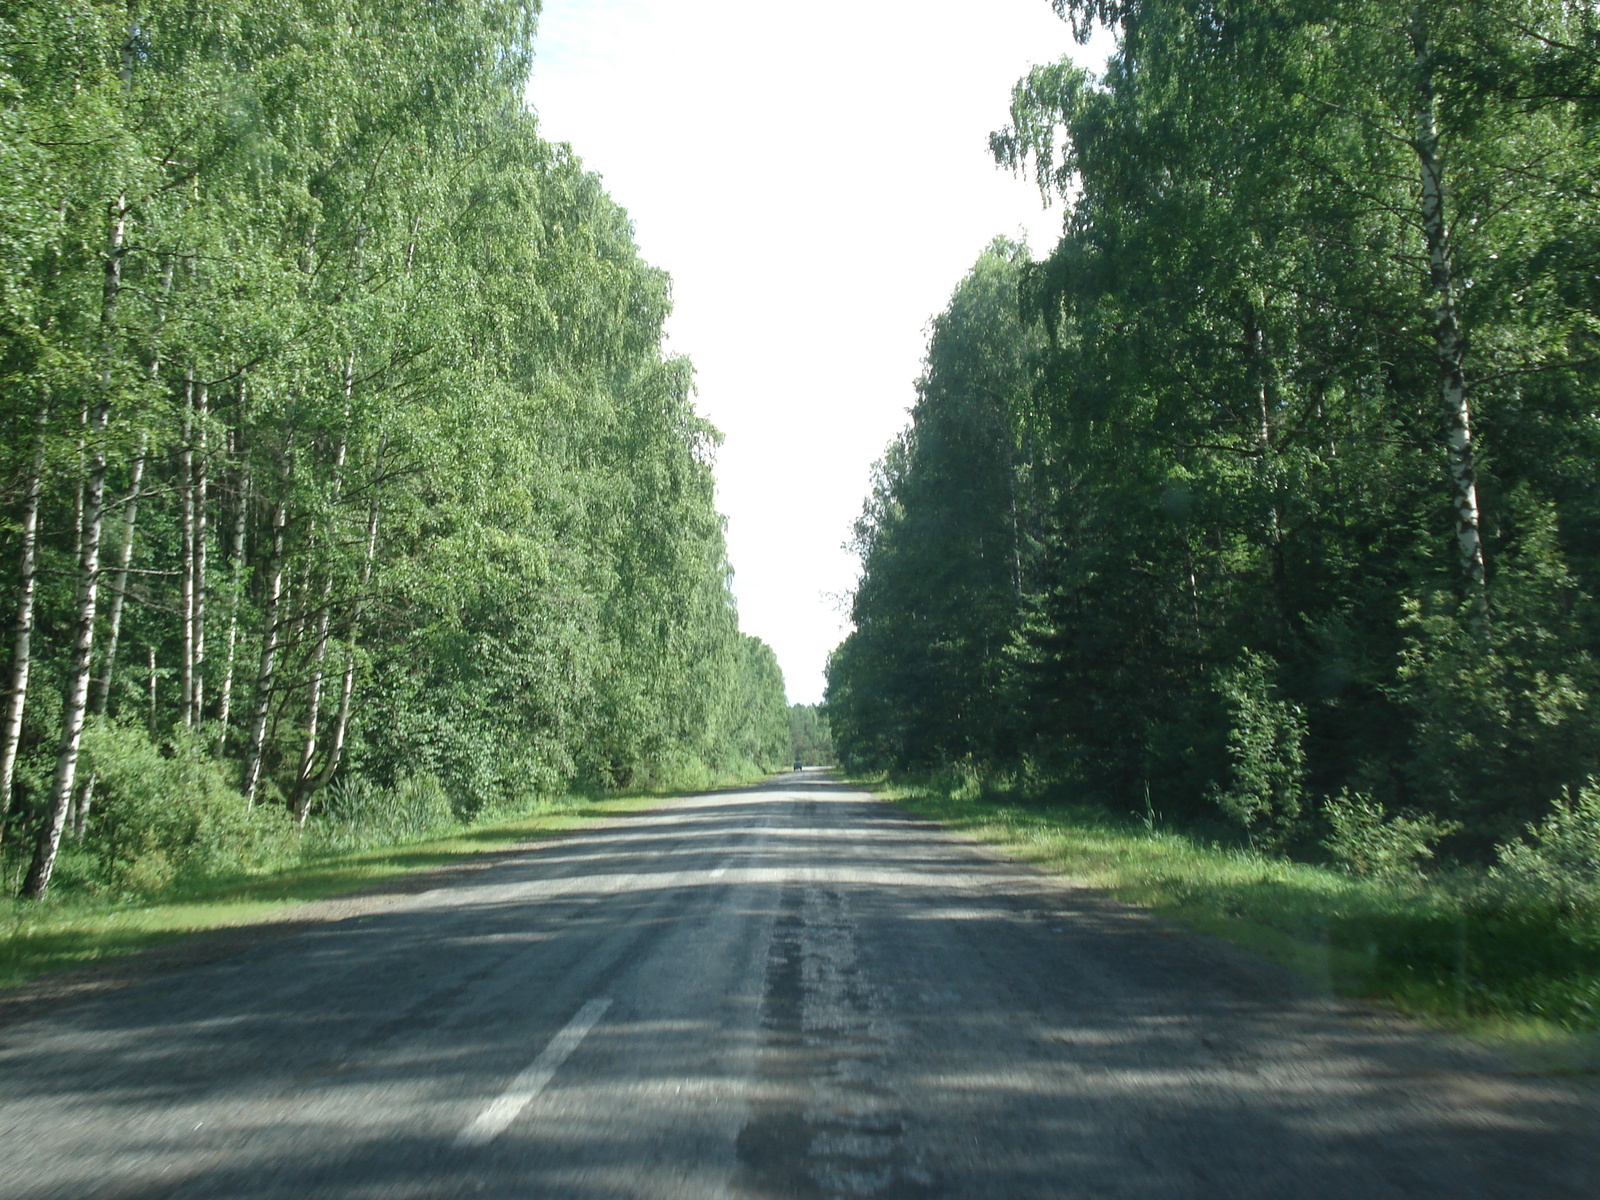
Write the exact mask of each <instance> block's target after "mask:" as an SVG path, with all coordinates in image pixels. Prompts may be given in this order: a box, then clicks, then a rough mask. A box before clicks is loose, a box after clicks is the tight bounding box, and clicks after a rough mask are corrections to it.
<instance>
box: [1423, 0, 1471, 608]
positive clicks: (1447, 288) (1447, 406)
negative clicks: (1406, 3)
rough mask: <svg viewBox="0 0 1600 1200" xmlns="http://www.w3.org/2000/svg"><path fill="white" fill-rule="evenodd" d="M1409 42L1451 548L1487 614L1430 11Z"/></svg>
mask: <svg viewBox="0 0 1600 1200" xmlns="http://www.w3.org/2000/svg"><path fill="white" fill-rule="evenodd" d="M1411 45H1412V50H1413V52H1414V54H1415V63H1416V72H1417V114H1416V117H1417V139H1416V142H1415V149H1416V154H1417V165H1418V168H1419V172H1420V175H1421V183H1422V235H1423V241H1424V243H1425V244H1426V246H1427V251H1428V285H1429V288H1430V290H1431V291H1432V292H1433V297H1434V299H1433V346H1434V354H1435V356H1436V357H1437V359H1438V363H1439V371H1438V379H1439V398H1440V400H1441V401H1442V403H1443V407H1444V416H1445V445H1446V451H1447V455H1448V458H1449V463H1450V484H1451V490H1452V496H1451V499H1452V500H1453V502H1454V505H1455V510H1456V552H1457V555H1458V557H1459V559H1460V564H1461V573H1462V578H1463V583H1464V586H1465V589H1466V594H1467V597H1468V599H1469V601H1470V602H1471V604H1472V608H1473V611H1474V613H1475V614H1476V615H1477V616H1478V617H1479V618H1480V619H1482V618H1485V617H1487V616H1488V611H1489V608H1488V596H1487V576H1486V572H1485V567H1484V553H1483V536H1482V524H1481V519H1480V514H1479V511H1478V471H1477V462H1476V456H1475V454H1474V451H1473V445H1472V410H1471V404H1470V401H1469V399H1468V396H1467V382H1466V372H1465V370H1464V367H1463V364H1464V361H1465V358H1466V350H1465V346H1464V344H1463V339H1462V336H1461V327H1460V322H1459V320H1458V318H1457V315H1456V303H1455V278H1454V270H1453V266H1452V263H1451V258H1450V228H1449V222H1448V220H1447V219H1446V216H1445V186H1444V164H1443V163H1442V162H1441V160H1440V157H1439V133H1438V124H1437V120H1436V117H1435V100H1434V88H1433V56H1432V49H1431V47H1430V46H1429V41H1428V26H1427V18H1426V16H1425V14H1424V13H1423V10H1422V8H1421V6H1418V7H1417V8H1416V9H1414V10H1413V12H1412V21H1411Z"/></svg>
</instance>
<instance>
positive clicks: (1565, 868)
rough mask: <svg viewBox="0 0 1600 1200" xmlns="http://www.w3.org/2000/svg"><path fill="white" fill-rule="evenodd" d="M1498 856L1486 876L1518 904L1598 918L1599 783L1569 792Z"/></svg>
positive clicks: (1501, 848)
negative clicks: (1546, 814)
mask: <svg viewBox="0 0 1600 1200" xmlns="http://www.w3.org/2000/svg"><path fill="white" fill-rule="evenodd" d="M1497 857H1498V859H1499V862H1498V864H1497V865H1496V866H1495V867H1494V868H1493V869H1492V870H1491V872H1490V877H1491V879H1493V880H1494V881H1495V882H1496V883H1498V884H1499V885H1500V886H1501V887H1502V888H1504V889H1505V890H1507V891H1508V892H1509V893H1511V895H1512V896H1513V897H1515V898H1516V899H1519V900H1520V901H1521V902H1522V903H1525V904H1530V903H1531V904H1537V905H1548V906H1550V907H1553V908H1556V909H1559V910H1561V911H1564V912H1566V913H1568V914H1580V913H1581V914H1585V915H1588V916H1590V917H1597V916H1600V784H1597V783H1596V781H1594V780H1590V781H1589V783H1588V785H1587V786H1585V787H1583V788H1580V789H1579V790H1578V794H1577V796H1576V797H1574V796H1573V795H1572V793H1571V792H1570V791H1569V792H1568V793H1567V794H1566V795H1565V796H1564V797H1562V798H1561V799H1558V800H1557V801H1556V802H1555V804H1554V806H1553V807H1552V808H1551V811H1550V813H1549V815H1548V816H1546V817H1545V819H1544V820H1543V821H1541V822H1539V823H1538V824H1537V825H1529V826H1528V828H1527V832H1526V834H1524V836H1522V837H1520V838H1518V839H1517V840H1516V841H1514V842H1511V843H1509V844H1507V845H1504V846H1500V847H1497Z"/></svg>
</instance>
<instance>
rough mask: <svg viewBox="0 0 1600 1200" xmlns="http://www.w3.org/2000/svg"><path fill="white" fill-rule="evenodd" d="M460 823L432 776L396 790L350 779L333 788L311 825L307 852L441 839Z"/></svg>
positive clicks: (414, 778)
mask: <svg viewBox="0 0 1600 1200" xmlns="http://www.w3.org/2000/svg"><path fill="white" fill-rule="evenodd" d="M457 823H458V818H457V815H456V813H455V811H454V810H453V809H452V808H451V805H450V797H449V796H447V795H446V794H445V790H444V788H443V787H442V786H441V785H440V783H439V781H438V780H437V779H435V778H434V777H433V776H431V775H410V776H407V777H406V778H404V779H402V780H401V781H400V782H399V783H398V784H397V785H396V786H395V787H394V788H392V789H380V788H377V787H374V786H373V785H372V784H371V783H370V782H369V781H368V780H367V779H366V778H364V777H363V776H360V775H347V776H345V777H344V778H343V779H340V780H338V781H337V782H336V783H334V784H333V785H332V786H331V787H329V788H328V790H327V791H326V792H325V793H324V797H323V801H322V808H321V810H320V811H319V812H317V813H315V814H313V815H312V817H311V819H310V820H309V821H308V822H307V823H306V828H305V834H304V838H303V841H302V852H303V853H304V854H306V855H307V856H317V855H325V854H342V853H347V852H349V851H351V850H364V849H366V848H368V847H372V846H403V845H405V844H406V843H408V842H420V841H423V840H425V839H427V838H430V837H437V836H438V835H440V834H442V833H444V832H446V831H448V830H449V829H451V828H452V827H454V826H455V825H456V824H457Z"/></svg>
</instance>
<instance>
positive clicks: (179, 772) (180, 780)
mask: <svg viewBox="0 0 1600 1200" xmlns="http://www.w3.org/2000/svg"><path fill="white" fill-rule="evenodd" d="M79 770H80V771H81V772H84V776H85V777H92V778H93V780H94V798H95V801H94V803H95V807H94V809H93V810H92V812H91V813H90V818H89V825H88V829H87V831H86V834H85V838H84V849H85V851H86V852H87V854H88V856H89V858H90V860H91V862H92V863H93V864H94V874H95V876H96V877H97V879H98V880H99V881H100V882H101V883H104V884H107V885H109V886H112V887H116V888H120V889H123V890H126V891H132V892H153V891H159V890H160V889H162V888H164V887H167V886H169V885H170V884H172V883H173V882H175V881H179V880H182V879H186V878H201V877H205V876H214V875H223V874H228V873H231V872H237V871H248V870H251V869H254V868H258V867H262V866H267V865H270V864H272V863H274V862H279V861H282V860H283V859H284V858H286V857H288V856H289V855H291V854H292V853H293V847H294V827H293V823H292V822H291V821H290V819H289V817H288V814H287V813H286V812H284V811H283V810H281V809H277V808H267V807H256V808H254V809H252V808H250V807H249V806H247V805H246V804H245V801H244V797H242V796H241V795H240V794H239V793H238V792H237V791H235V790H234V789H233V788H232V787H230V786H229V784H228V781H227V779H226V778H225V776H224V775H223V771H222V768H221V767H220V766H219V764H218V763H216V762H215V761H214V760H213V759H212V758H210V757H209V756H208V755H207V754H206V752H205V750H204V748H203V747H202V746H201V744H200V743H199V741H198V740H197V739H195V738H191V737H188V736H187V735H185V734H183V733H182V732H181V731H180V732H179V733H177V734H175V735H174V736H173V738H172V740H171V741H169V742H167V743H165V744H164V745H159V746H158V745H156V744H155V743H153V742H151V741H150V739H149V738H148V737H147V736H146V735H145V734H144V732H143V731H142V730H139V729H135V728H130V727H128V726H123V725H116V724H111V723H107V722H97V723H95V724H94V725H92V726H91V727H90V728H89V729H88V730H86V731H85V734H84V739H83V761H82V763H81V764H80V767H79Z"/></svg>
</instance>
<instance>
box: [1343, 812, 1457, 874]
mask: <svg viewBox="0 0 1600 1200" xmlns="http://www.w3.org/2000/svg"><path fill="white" fill-rule="evenodd" d="M1322 815H1323V816H1324V817H1325V818H1326V819H1327V822H1328V825H1329V827H1330V828H1331V830H1332V832H1331V833H1330V834H1329V835H1328V836H1327V837H1326V838H1324V839H1323V841H1322V844H1323V845H1324V846H1325V847H1327V849H1328V852H1329V853H1330V854H1332V855H1333V857H1334V860H1335V861H1336V862H1337V863H1338V864H1339V865H1340V866H1341V867H1342V868H1344V870H1346V871H1348V872H1349V873H1350V874H1352V875H1361V876H1368V877H1371V878H1376V879H1383V878H1394V877H1396V876H1401V875H1408V874H1414V873H1416V871H1417V869H1418V867H1419V866H1420V865H1421V864H1422V861H1423V860H1424V859H1429V858H1432V857H1433V849H1434V847H1435V846H1436V845H1437V844H1438V843H1439V841H1440V839H1442V838H1446V837H1449V836H1450V835H1451V834H1452V833H1455V832H1456V831H1457V830H1458V829H1460V828H1461V826H1460V823H1459V822H1456V821H1440V820H1436V819H1435V818H1433V817H1430V816H1427V815H1426V814H1421V813H1412V814H1396V815H1393V816H1391V815H1390V814H1388V813H1386V812H1385V811H1384V808H1383V805H1382V804H1380V803H1378V802H1377V801H1376V800H1374V799H1373V798H1372V797H1371V796H1366V795H1363V794H1361V793H1360V792H1356V793H1351V792H1348V791H1342V792H1340V793H1339V794H1338V795H1337V796H1335V797H1333V798H1332V799H1330V800H1328V801H1326V802H1325V803H1324V804H1323V806H1322Z"/></svg>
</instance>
